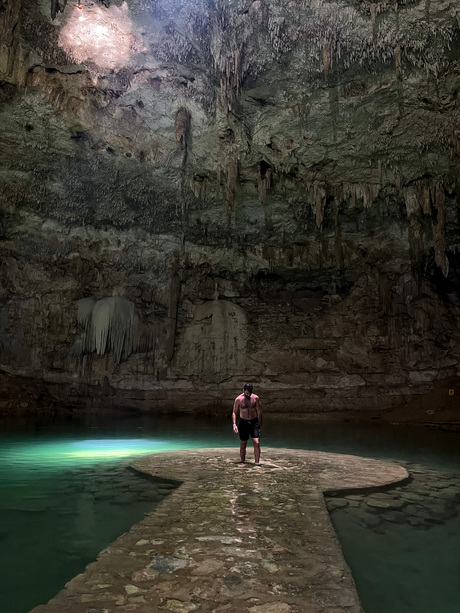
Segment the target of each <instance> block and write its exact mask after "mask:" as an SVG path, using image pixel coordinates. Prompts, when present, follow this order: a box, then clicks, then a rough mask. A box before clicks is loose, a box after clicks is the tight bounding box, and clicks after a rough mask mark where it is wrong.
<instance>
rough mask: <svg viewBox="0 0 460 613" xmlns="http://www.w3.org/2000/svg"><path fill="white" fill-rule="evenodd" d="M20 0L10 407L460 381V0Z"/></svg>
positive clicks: (0, 311)
mask: <svg viewBox="0 0 460 613" xmlns="http://www.w3.org/2000/svg"><path fill="white" fill-rule="evenodd" d="M0 1H1V4H0V101H1V103H0V126H1V129H0V182H1V194H0V239H1V242H0V253H1V262H2V268H1V289H0V369H1V370H2V372H3V375H2V376H3V390H4V391H3V396H2V399H1V400H0V410H3V411H4V412H8V411H13V410H18V409H22V410H29V409H31V408H33V407H35V406H46V405H49V404H50V403H51V404H52V403H53V402H54V403H55V404H58V405H61V406H64V405H66V406H93V407H116V406H118V407H127V408H140V409H143V410H150V409H152V410H157V411H160V410H186V411H199V412H210V411H211V412H218V411H225V410H228V409H229V407H230V406H231V400H232V399H233V398H234V396H235V395H236V393H238V392H239V389H240V387H241V385H242V383H243V381H245V380H252V381H253V383H254V384H255V386H256V388H257V389H256V391H257V392H259V393H260V394H261V396H262V398H263V399H264V400H265V408H266V409H267V410H289V411H294V412H315V411H328V410H333V409H343V410H345V409H346V410H350V413H351V412H352V410H353V409H363V410H369V411H370V410H377V409H390V408H394V407H398V406H400V405H403V404H405V403H406V402H407V401H408V400H409V399H411V398H413V397H415V396H417V397H420V398H422V397H423V394H425V393H428V392H429V391H430V390H432V389H433V388H434V387H436V386H438V387H439V390H440V393H439V406H441V405H442V406H444V404H445V403H446V402H451V401H452V402H454V400H455V401H456V400H457V398H458V394H459V393H460V389H458V390H457V396H454V397H453V398H452V399H451V397H448V388H451V389H454V390H455V389H456V387H455V386H456V385H457V380H458V379H457V377H458V373H459V372H460V346H459V340H460V326H459V323H460V268H459V263H460V254H459V247H460V243H459V238H458V236H459V234H458V230H459V211H460V208H459V207H460V190H459V181H460V101H459V91H460V8H459V6H458V3H457V2H456V1H455V0H380V1H377V2H373V1H371V0H335V1H331V2H326V1H325V0H298V1H296V2H285V1H284V0H254V1H251V0H187V1H186V2H181V1H180V0H158V1H153V0H129V1H121V0H115V1H112V0H100V1H99V0H94V1H90V0H83V1H82V2H81V3H75V2H67V0H51V1H50V0H38V2H32V0H0ZM436 389H438V388H436ZM40 398H41V399H42V400H40ZM443 403H444V404H443ZM19 405H22V407H21V406H19ZM446 406H447V405H446Z"/></svg>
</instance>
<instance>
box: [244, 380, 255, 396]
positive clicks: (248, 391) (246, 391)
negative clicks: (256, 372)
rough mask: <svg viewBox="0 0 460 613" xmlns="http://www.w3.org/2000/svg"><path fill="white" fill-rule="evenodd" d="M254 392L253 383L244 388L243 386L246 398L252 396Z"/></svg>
mask: <svg viewBox="0 0 460 613" xmlns="http://www.w3.org/2000/svg"><path fill="white" fill-rule="evenodd" d="M252 390H253V387H252V383H245V384H244V386H243V394H244V395H245V396H250V395H251V394H252Z"/></svg>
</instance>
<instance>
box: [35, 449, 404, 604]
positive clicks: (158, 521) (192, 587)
mask: <svg viewBox="0 0 460 613" xmlns="http://www.w3.org/2000/svg"><path fill="white" fill-rule="evenodd" d="M249 449H250V448H249V445H248V450H249ZM251 460H252V455H251V453H250V454H249V459H248V461H247V463H246V464H239V463H238V449H205V450H203V449H200V450H190V451H177V452H172V453H161V454H154V455H150V456H146V457H143V458H141V459H138V460H136V461H135V462H134V463H133V465H132V466H133V468H135V469H136V470H138V471H141V472H142V473H144V474H146V475H150V476H154V477H161V478H166V479H173V480H177V481H178V482H181V484H180V486H179V487H178V488H177V489H175V490H174V491H173V492H172V493H171V494H170V495H169V496H167V498H165V499H164V501H163V502H162V503H161V504H159V505H158V507H157V508H156V509H155V510H154V511H153V512H152V513H150V514H148V515H147V516H146V517H145V519H144V520H143V521H141V522H140V523H138V524H136V525H134V526H133V527H132V528H131V530H130V531H129V532H127V533H125V534H123V535H122V536H120V537H119V538H118V539H117V540H116V541H115V542H114V543H112V544H111V545H110V546H109V547H107V548H106V549H104V550H103V551H102V552H101V553H100V554H99V556H98V558H97V560H96V561H95V562H93V563H92V564H89V565H88V566H87V567H86V569H85V571H84V572H83V573H82V574H80V575H77V576H76V577H74V578H73V579H72V580H71V581H70V582H69V583H68V584H67V585H66V587H65V589H64V590H62V591H61V592H60V593H59V594H58V595H57V596H56V597H55V598H53V599H52V600H51V601H50V602H49V603H48V604H46V605H40V606H38V607H36V608H34V609H33V613H57V612H59V613H65V612H67V611H69V612H70V611H71V612H73V613H114V612H116V611H137V612H138V613H156V612H157V611H158V612H160V611H165V612H167V611H172V612H175V613H178V612H184V613H188V612H190V611H197V612H214V613H221V612H224V611H228V612H230V613H239V612H241V613H242V612H245V613H246V612H249V613H296V612H300V611H305V612H308V613H317V612H318V613H319V612H321V613H326V612H327V613H339V612H345V611H347V612H348V613H355V612H358V611H362V609H361V605H360V602H359V598H358V595H357V593H356V589H355V585H354V582H353V578H352V576H351V572H350V570H349V568H348V567H347V564H346V562H345V560H344V558H343V555H342V551H341V548H340V544H339V542H338V540H337V537H336V535H335V532H334V530H333V527H332V524H331V521H330V518H329V514H328V512H327V509H326V504H325V501H324V497H323V493H325V492H328V493H334V492H339V491H340V492H343V491H350V490H351V491H353V490H359V491H366V490H373V489H377V488H380V487H388V486H391V485H392V484H396V483H400V482H401V481H404V480H406V479H407V478H408V473H407V471H406V470H405V469H404V468H402V467H401V466H398V465H396V464H392V463H389V462H382V461H379V460H373V459H367V458H360V457H356V456H348V455H339V454H331V453H322V452H310V451H301V450H290V449H289V450H288V449H265V448H263V449H262V457H261V466H260V467H256V466H255V465H254V464H253V463H252V461H251Z"/></svg>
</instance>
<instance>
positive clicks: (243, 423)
mask: <svg viewBox="0 0 460 613" xmlns="http://www.w3.org/2000/svg"><path fill="white" fill-rule="evenodd" d="M252 390H253V386H252V384H251V383H245V384H244V387H243V393H242V394H240V395H239V396H238V397H237V398H236V399H235V404H234V405H233V414H232V418H233V432H235V434H236V433H239V435H240V458H241V463H243V464H244V462H245V461H246V446H247V444H248V439H249V437H251V438H252V444H253V446H254V463H255V465H256V466H260V462H259V460H260V441H259V437H260V428H261V426H262V409H261V408H260V401H259V396H256V394H253V393H252ZM238 414H239V416H240V419H239V422H238V425H237V424H236V418H237V416H238Z"/></svg>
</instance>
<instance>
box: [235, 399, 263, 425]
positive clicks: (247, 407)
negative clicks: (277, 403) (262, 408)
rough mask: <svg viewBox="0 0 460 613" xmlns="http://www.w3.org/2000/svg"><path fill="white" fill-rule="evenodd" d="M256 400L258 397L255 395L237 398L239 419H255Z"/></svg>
mask: <svg viewBox="0 0 460 613" xmlns="http://www.w3.org/2000/svg"><path fill="white" fill-rule="evenodd" d="M257 399H258V396H256V395H255V394H251V396H250V398H246V396H245V395H244V394H240V395H239V396H238V398H237V402H238V408H239V410H240V417H241V419H254V417H257Z"/></svg>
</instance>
